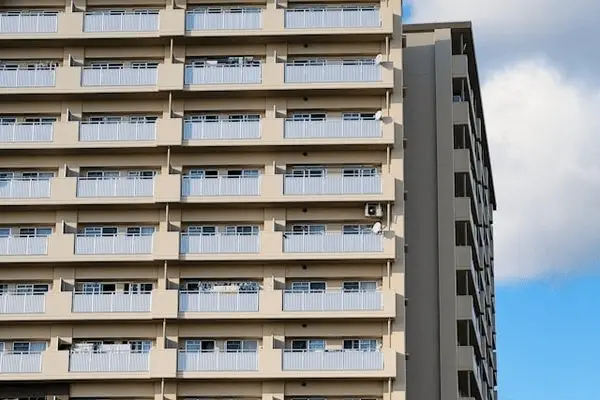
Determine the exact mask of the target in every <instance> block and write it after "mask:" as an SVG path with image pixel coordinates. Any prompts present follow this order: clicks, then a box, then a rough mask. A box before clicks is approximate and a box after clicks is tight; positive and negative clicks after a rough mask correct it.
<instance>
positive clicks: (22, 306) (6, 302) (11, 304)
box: [0, 292, 46, 314]
mask: <svg viewBox="0 0 600 400" xmlns="http://www.w3.org/2000/svg"><path fill="white" fill-rule="evenodd" d="M45 310H46V296H45V295H44V294H43V293H39V294H37V293H36V294H32V293H19V292H12V293H3V294H0V314H41V313H43V312H44V311H45Z"/></svg>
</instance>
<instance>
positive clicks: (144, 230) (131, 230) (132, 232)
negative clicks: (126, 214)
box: [126, 226, 154, 236]
mask: <svg viewBox="0 0 600 400" xmlns="http://www.w3.org/2000/svg"><path fill="white" fill-rule="evenodd" d="M153 234H154V227H153V226H130V227H127V230H126V235H127V236H152V235H153Z"/></svg>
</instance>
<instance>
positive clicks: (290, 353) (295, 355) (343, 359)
mask: <svg viewBox="0 0 600 400" xmlns="http://www.w3.org/2000/svg"><path fill="white" fill-rule="evenodd" d="M283 369H284V370H293V371H306V370H312V371H343V370H347V371H372V370H382V369H383V353H382V352H380V351H345V350H340V351H306V350H284V352H283Z"/></svg>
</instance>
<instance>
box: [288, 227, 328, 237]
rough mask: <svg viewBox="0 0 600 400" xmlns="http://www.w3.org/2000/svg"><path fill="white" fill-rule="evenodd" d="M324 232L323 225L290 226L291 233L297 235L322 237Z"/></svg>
mask: <svg viewBox="0 0 600 400" xmlns="http://www.w3.org/2000/svg"><path fill="white" fill-rule="evenodd" d="M326 231H327V229H326V227H325V225H319V224H314V225H309V224H303V225H292V233H293V234H297V235H324V234H325V232H326Z"/></svg>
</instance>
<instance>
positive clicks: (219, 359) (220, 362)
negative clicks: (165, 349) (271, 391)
mask: <svg viewBox="0 0 600 400" xmlns="http://www.w3.org/2000/svg"><path fill="white" fill-rule="evenodd" d="M177 370H178V371H256V370H258V353H256V352H227V351H206V352H199V351H183V350H181V351H179V357H178V358H177Z"/></svg>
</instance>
